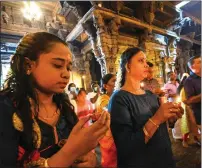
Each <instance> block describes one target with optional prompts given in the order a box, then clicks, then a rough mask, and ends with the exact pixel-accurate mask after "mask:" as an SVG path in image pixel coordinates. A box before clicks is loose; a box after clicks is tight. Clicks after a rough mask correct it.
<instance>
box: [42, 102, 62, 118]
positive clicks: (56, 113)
mask: <svg viewBox="0 0 202 168" xmlns="http://www.w3.org/2000/svg"><path fill="white" fill-rule="evenodd" d="M43 108H44V109H45V112H46V114H48V110H47V109H46V107H45V105H44V104H43ZM58 110H59V108H57V109H56V110H55V111H54V113H53V114H52V115H51V116H50V117H44V116H42V115H40V113H39V117H41V118H42V119H44V120H51V119H54V118H55V116H58V114H59V113H58Z"/></svg>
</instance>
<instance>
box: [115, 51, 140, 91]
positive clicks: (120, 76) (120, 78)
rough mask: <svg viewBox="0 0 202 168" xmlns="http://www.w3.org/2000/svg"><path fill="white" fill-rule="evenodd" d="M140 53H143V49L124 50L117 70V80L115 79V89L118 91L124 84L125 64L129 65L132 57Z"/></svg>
mask: <svg viewBox="0 0 202 168" xmlns="http://www.w3.org/2000/svg"><path fill="white" fill-rule="evenodd" d="M140 51H142V52H144V50H143V49H141V48H138V47H133V48H128V49H126V50H125V51H124V52H123V53H122V55H121V59H120V66H119V70H118V73H117V79H116V84H115V85H116V86H115V89H116V90H117V89H120V88H121V87H122V86H123V85H124V83H125V76H126V65H127V63H130V60H131V58H132V57H133V56H135V55H136V54H137V53H139V52H140Z"/></svg>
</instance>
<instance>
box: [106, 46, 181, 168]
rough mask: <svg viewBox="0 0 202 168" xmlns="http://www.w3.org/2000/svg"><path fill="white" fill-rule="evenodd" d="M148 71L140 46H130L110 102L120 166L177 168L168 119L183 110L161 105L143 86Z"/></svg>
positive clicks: (171, 104)
mask: <svg viewBox="0 0 202 168" xmlns="http://www.w3.org/2000/svg"><path fill="white" fill-rule="evenodd" d="M147 71H148V65H147V63H146V56H145V54H144V52H143V51H142V50H141V49H139V48H129V49H127V50H126V51H125V52H124V53H123V54H122V56H121V61H120V68H119V72H118V74H117V81H116V89H118V90H117V91H116V92H115V93H114V94H113V95H112V97H111V99H110V102H109V105H108V107H109V109H108V110H109V112H111V131H112V135H113V138H114V142H115V145H116V148H117V155H118V157H117V159H118V167H135V168H140V167H141V168H143V167H144V168H151V167H155V168H174V167H175V164H174V161H173V159H172V150H171V143H170V139H169V135H168V130H167V126H166V121H167V120H168V119H169V118H171V117H176V118H178V117H181V116H182V113H183V110H182V108H181V107H180V106H179V105H178V104H174V103H165V104H162V105H161V106H159V101H158V98H157V96H156V95H154V94H153V93H152V92H150V91H144V90H142V89H141V87H140V82H141V81H142V80H143V79H144V78H145V77H146V75H147Z"/></svg>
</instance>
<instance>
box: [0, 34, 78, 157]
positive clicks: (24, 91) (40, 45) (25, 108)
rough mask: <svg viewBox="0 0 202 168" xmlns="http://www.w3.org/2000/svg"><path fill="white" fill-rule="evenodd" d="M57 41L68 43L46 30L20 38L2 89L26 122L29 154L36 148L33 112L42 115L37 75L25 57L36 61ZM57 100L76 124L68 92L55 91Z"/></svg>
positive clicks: (26, 144) (54, 98) (55, 99)
mask: <svg viewBox="0 0 202 168" xmlns="http://www.w3.org/2000/svg"><path fill="white" fill-rule="evenodd" d="M56 43H61V44H64V45H65V46H67V44H66V43H65V42H64V41H62V40H61V39H60V38H58V37H57V36H54V35H52V34H49V33H46V32H37V33H31V34H27V35H25V36H24V37H23V38H22V39H21V40H20V42H19V44H18V46H17V48H16V51H15V53H14V55H13V57H12V59H11V63H10V65H11V70H10V73H9V75H8V78H7V80H6V81H5V87H4V89H3V90H2V91H1V92H0V94H3V95H7V96H8V97H9V98H10V99H11V100H12V101H13V102H14V104H15V105H14V106H15V108H16V113H17V115H18V116H19V117H20V118H21V120H22V122H23V128H24V130H23V135H24V139H23V140H24V142H25V150H26V151H27V153H28V154H29V153H30V152H32V151H33V150H34V149H35V144H34V143H33V139H34V135H35V132H34V131H33V128H32V124H33V118H32V116H33V115H34V116H35V117H38V110H39V102H38V98H37V93H36V92H35V83H34V80H33V77H32V75H31V74H30V75H27V73H26V69H25V60H26V58H28V59H30V60H32V61H37V60H38V58H39V55H40V54H42V53H48V52H50V51H51V49H52V48H53V46H54V45H55V44H56ZM29 98H31V99H33V101H34V102H35V104H36V106H37V107H36V108H35V111H34V114H32V111H31V105H30V102H29ZM53 101H54V102H55V103H56V104H57V106H58V108H60V111H61V115H63V116H65V118H66V121H67V123H68V126H69V127H70V128H73V126H74V125H75V124H76V122H77V121H78V119H77V117H76V114H75V113H74V108H73V106H72V105H71V103H70V101H69V98H68V96H67V95H66V94H65V93H61V94H55V95H54V96H53Z"/></svg>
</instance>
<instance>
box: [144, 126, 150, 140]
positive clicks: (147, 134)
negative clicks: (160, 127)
mask: <svg viewBox="0 0 202 168" xmlns="http://www.w3.org/2000/svg"><path fill="white" fill-rule="evenodd" d="M143 132H144V134H145V136H147V137H148V138H149V139H150V138H151V137H150V135H149V133H148V132H147V130H146V128H145V127H143Z"/></svg>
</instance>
